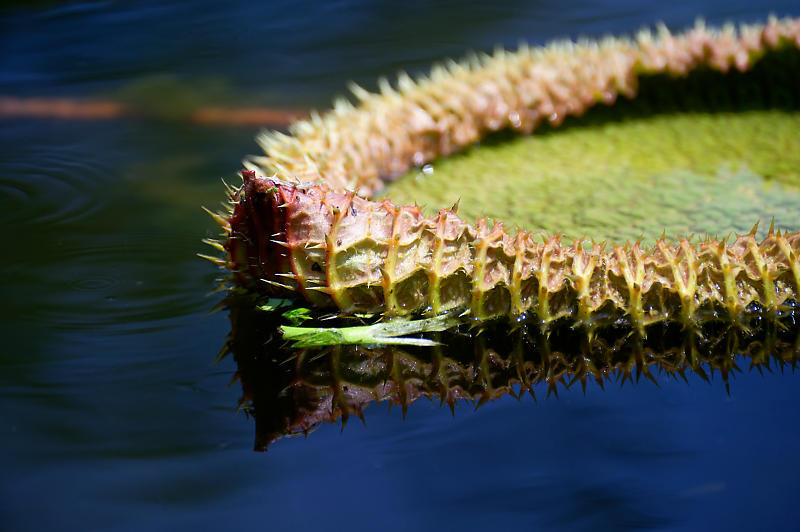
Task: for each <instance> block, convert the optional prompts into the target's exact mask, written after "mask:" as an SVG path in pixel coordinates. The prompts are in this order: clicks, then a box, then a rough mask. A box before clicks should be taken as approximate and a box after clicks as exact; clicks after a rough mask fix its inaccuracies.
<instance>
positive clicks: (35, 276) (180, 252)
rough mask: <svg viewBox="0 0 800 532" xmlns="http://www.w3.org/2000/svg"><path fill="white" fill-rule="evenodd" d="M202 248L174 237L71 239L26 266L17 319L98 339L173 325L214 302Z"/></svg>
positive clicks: (131, 235) (134, 235) (142, 235)
mask: <svg viewBox="0 0 800 532" xmlns="http://www.w3.org/2000/svg"><path fill="white" fill-rule="evenodd" d="M199 249H200V244H199V242H197V241H195V240H188V241H187V240H186V239H185V238H184V237H183V235H182V234H179V233H178V234H162V235H158V234H153V233H151V232H146V231H138V232H131V231H129V232H126V233H125V234H122V235H115V234H106V235H104V234H95V235H93V236H92V237H91V238H86V235H68V236H66V237H65V238H64V240H63V242H62V243H61V245H59V246H58V247H57V248H56V249H53V250H52V253H51V254H50V256H49V257H48V261H47V263H43V264H38V265H29V266H28V268H27V271H26V272H25V277H26V278H28V279H31V280H33V281H35V282H31V283H26V284H27V286H25V285H23V286H22V287H21V288H20V290H21V291H22V292H23V293H24V294H20V295H24V296H25V298H24V300H23V299H22V298H15V299H16V302H15V303H14V306H16V307H18V308H17V309H16V310H17V318H18V319H23V320H25V321H31V322H35V323H38V324H42V325H44V326H47V327H48V328H50V329H52V330H56V331H59V330H60V331H70V332H79V331H92V332H94V333H98V334H101V335H108V334H111V335H114V334H129V333H141V332H146V331H154V330H162V329H167V328H170V327H173V326H175V322H176V320H177V321H179V322H180V321H182V320H184V319H186V317H187V316H189V315H195V314H196V313H204V312H206V311H207V310H209V309H210V308H211V307H212V306H213V304H214V303H213V301H212V300H211V299H210V298H208V297H206V296H207V293H208V288H209V287H211V286H213V284H212V279H210V278H208V277H209V265H207V264H206V263H205V261H202V260H201V259H199V258H198V257H197V256H196V255H195V253H196V252H197V251H198V250H199ZM198 287H202V288H201V289H199V290H198Z"/></svg>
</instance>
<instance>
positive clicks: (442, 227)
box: [219, 172, 800, 333]
mask: <svg viewBox="0 0 800 532" xmlns="http://www.w3.org/2000/svg"><path fill="white" fill-rule="evenodd" d="M243 176H244V184H243V185H242V187H241V189H240V190H239V191H238V193H237V195H236V198H235V199H236V202H235V204H234V209H233V213H232V214H231V216H230V218H229V219H227V220H226V219H222V218H220V220H219V221H220V223H222V224H223V226H224V227H225V228H226V231H228V232H229V238H228V241H227V242H225V243H224V245H223V246H224V249H225V251H226V253H227V257H226V260H225V266H227V267H228V268H229V269H230V270H232V271H233V273H234V275H235V276H236V278H237V282H238V283H239V284H242V285H243V286H246V287H249V288H253V289H256V290H258V291H260V292H263V293H266V294H270V295H283V296H285V295H291V294H299V295H300V296H302V297H304V298H305V299H306V300H307V301H309V302H310V303H311V304H313V305H315V306H318V307H322V308H324V307H331V308H338V309H339V310H340V311H341V312H343V313H360V312H364V313H382V314H384V315H386V316H400V315H407V314H412V313H423V314H438V313H440V312H443V311H460V312H463V313H464V315H465V316H466V315H468V316H470V317H471V318H473V319H475V320H478V321H483V320H489V319H494V318H508V319H510V320H530V321H533V322H537V323H538V324H539V325H540V326H541V327H542V328H543V329H547V327H548V326H549V324H551V323H552V322H554V321H556V320H559V319H562V318H566V319H570V320H574V322H575V323H576V324H578V325H580V326H584V327H586V328H588V329H589V330H592V329H593V328H595V327H598V326H602V325H603V324H608V323H610V322H613V321H615V320H617V319H619V318H620V317H624V318H625V319H627V320H628V321H629V322H630V324H631V325H632V327H633V328H634V329H635V330H638V331H639V332H642V333H643V332H644V329H645V327H646V326H647V325H650V324H652V323H656V322H660V321H677V322H679V323H681V324H682V326H683V327H685V328H689V329H693V328H694V327H695V326H697V325H699V324H701V323H704V322H707V321H712V320H718V321H727V322H730V323H733V324H738V325H742V317H743V316H744V314H745V313H746V312H747V311H748V309H749V308H750V307H751V306H752V305H757V306H758V307H759V308H760V310H761V311H763V312H764V313H765V315H766V316H767V317H770V316H772V317H776V316H778V315H779V314H780V313H782V312H784V311H785V310H786V309H787V308H788V306H790V305H795V304H797V302H798V301H800V233H791V234H790V233H786V234H781V232H780V231H777V232H776V231H774V230H772V229H770V231H769V234H768V235H767V236H766V238H764V239H763V240H762V241H761V242H759V241H757V240H756V237H755V231H752V232H750V233H748V234H746V235H739V236H737V237H736V238H735V239H723V240H714V239H706V240H703V241H701V242H697V243H692V242H690V241H689V240H686V239H683V240H680V241H678V242H674V243H671V242H668V241H666V240H665V239H664V238H663V237H662V238H661V239H659V240H658V241H657V242H656V243H655V245H654V246H653V247H650V248H643V247H642V246H640V245H639V243H638V242H637V243H634V244H633V245H624V246H620V245H610V246H606V245H605V244H598V243H595V242H591V243H587V242H581V241H577V242H574V243H571V244H566V243H563V242H562V241H561V239H560V238H559V236H553V237H552V238H549V239H546V240H542V239H540V238H536V237H535V236H534V235H533V234H531V233H529V232H527V231H522V230H520V231H518V232H517V233H516V234H510V233H508V232H507V231H505V230H504V228H503V227H502V225H501V224H499V223H495V224H494V225H488V224H487V222H486V221H485V220H479V221H478V222H477V223H476V224H475V225H470V224H468V223H467V222H465V221H464V220H462V219H461V218H459V217H458V216H457V215H456V214H455V212H454V211H452V210H447V209H443V210H441V211H440V212H439V214H438V216H434V217H430V218H426V217H425V216H424V215H423V214H422V212H421V209H420V208H419V207H417V206H395V205H393V204H392V203H391V202H390V201H388V200H383V201H381V202H374V201H369V200H367V199H363V198H361V197H359V196H356V195H355V194H354V193H350V192H337V191H332V190H330V189H328V188H327V187H326V186H324V185H309V186H305V187H304V186H300V185H296V184H292V183H285V182H282V181H280V180H278V179H276V178H262V177H256V176H255V173H254V172H243Z"/></svg>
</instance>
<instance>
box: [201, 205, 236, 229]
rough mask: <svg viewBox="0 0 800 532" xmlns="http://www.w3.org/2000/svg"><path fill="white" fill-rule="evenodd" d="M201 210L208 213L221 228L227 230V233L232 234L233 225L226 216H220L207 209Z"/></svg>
mask: <svg viewBox="0 0 800 532" xmlns="http://www.w3.org/2000/svg"><path fill="white" fill-rule="evenodd" d="M201 209H203V210H204V211H206V212H207V213H208V215H209V216H211V217H212V218H213V219H214V221H215V222H217V223H218V224H219V226H220V227H222V228H223V229H225V231H227V232H229V233H230V231H231V223H230V222H229V221H228V220H227V219H226V218H225V217H224V216H220V215H219V214H217V213H215V212H211V211H210V210H208V209H206V208H205V207H201Z"/></svg>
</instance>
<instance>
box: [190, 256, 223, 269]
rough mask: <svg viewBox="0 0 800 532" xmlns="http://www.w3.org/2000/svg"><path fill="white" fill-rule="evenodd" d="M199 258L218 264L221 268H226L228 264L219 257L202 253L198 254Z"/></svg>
mask: <svg viewBox="0 0 800 532" xmlns="http://www.w3.org/2000/svg"><path fill="white" fill-rule="evenodd" d="M197 256H198V257H200V258H201V259H206V260H209V261H211V262H213V263H214V264H216V265H217V266H220V267H221V268H224V267H225V266H226V265H227V264H228V263H227V262H226V261H225V260H224V259H221V258H219V257H212V256H211V255H203V254H202V253H197Z"/></svg>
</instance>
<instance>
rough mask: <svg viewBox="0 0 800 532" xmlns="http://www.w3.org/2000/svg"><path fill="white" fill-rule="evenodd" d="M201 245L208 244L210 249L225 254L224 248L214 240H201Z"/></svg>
mask: <svg viewBox="0 0 800 532" xmlns="http://www.w3.org/2000/svg"><path fill="white" fill-rule="evenodd" d="M202 242H203V244H208V245H209V246H211V247H212V248H214V249H216V250H218V251H221V252H223V253H225V246H223V245H222V243H221V242H220V241H219V240H214V239H213V238H204V239H203V240H202Z"/></svg>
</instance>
